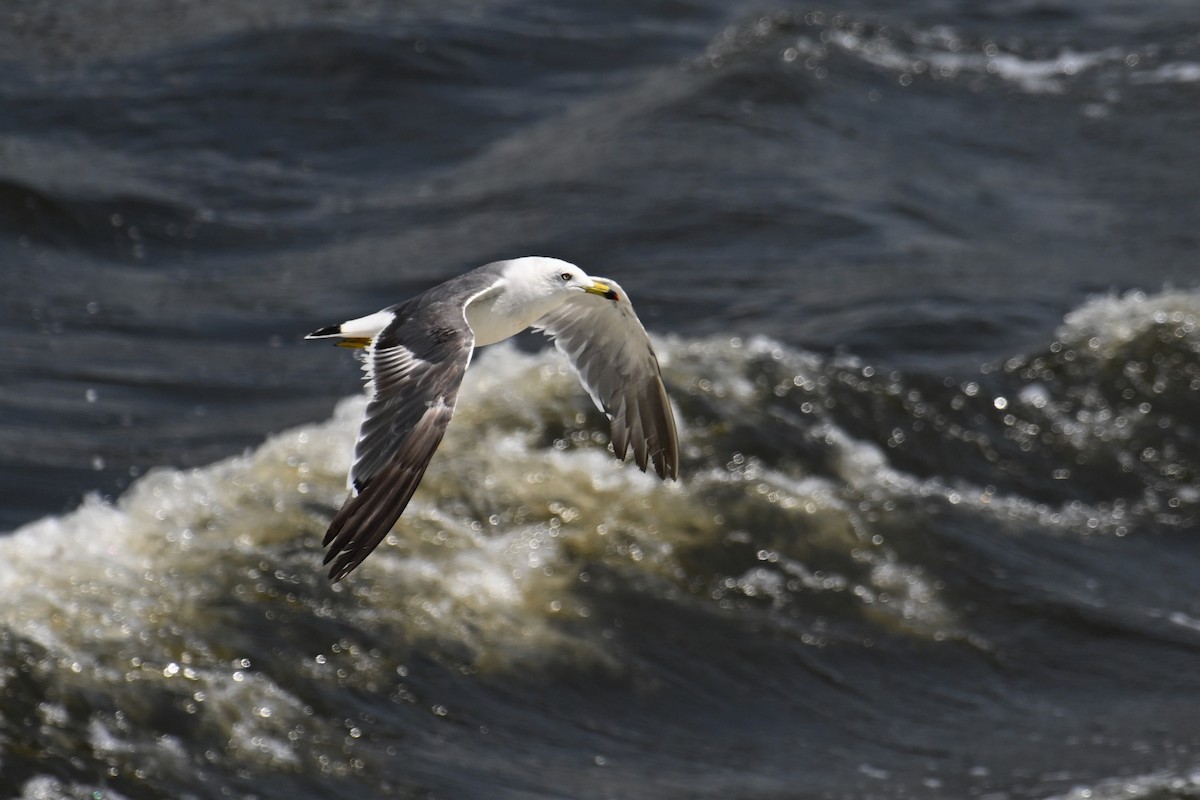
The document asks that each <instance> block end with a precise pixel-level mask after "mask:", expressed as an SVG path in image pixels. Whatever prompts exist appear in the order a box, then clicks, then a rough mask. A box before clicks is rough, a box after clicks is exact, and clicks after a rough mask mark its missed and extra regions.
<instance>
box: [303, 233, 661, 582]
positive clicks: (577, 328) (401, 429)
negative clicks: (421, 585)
mask: <svg viewBox="0 0 1200 800" xmlns="http://www.w3.org/2000/svg"><path fill="white" fill-rule="evenodd" d="M530 327H532V328H535V329H537V330H541V331H542V332H544V333H545V334H546V335H547V336H549V337H551V338H552V339H553V340H554V344H555V346H556V347H557V348H558V349H559V351H561V352H562V353H563V354H564V355H565V356H566V357H567V358H568V359H569V360H570V361H571V363H572V364H573V365H574V367H575V369H576V371H577V372H578V373H579V377H580V380H581V381H582V383H583V386H584V388H585V389H587V391H588V393H589V394H590V395H591V396H592V400H593V401H594V402H595V403H596V405H597V406H598V407H599V408H600V410H601V411H603V412H604V413H605V414H607V415H608V418H609V420H610V422H611V424H612V440H613V450H614V451H615V452H616V455H617V458H619V459H622V460H624V459H625V456H626V455H627V454H628V452H629V450H630V448H632V449H633V457H634V461H635V462H636V463H637V465H638V467H640V468H641V469H642V471H645V470H646V468H647V466H649V465H653V467H654V471H655V472H657V473H658V475H659V477H661V478H664V479H666V478H678V477H679V439H678V436H677V435H676V433H675V419H674V417H673V415H672V413H671V403H670V401H669V400H668V399H667V392H666V389H664V388H663V383H662V376H661V375H660V373H659V368H658V359H657V357H656V356H655V355H654V350H653V348H652V347H651V346H650V338H649V337H648V336H647V335H646V330H645V328H643V327H642V323H641V322H640V321H639V320H638V318H637V315H636V314H635V313H634V312H633V306H632V305H631V304H630V302H629V297H628V296H627V295H626V294H625V292H624V290H622V289H621V287H620V286H618V285H617V283H616V282H615V281H611V280H609V279H608V278H592V277H589V276H588V275H587V274H585V273H584V271H583V270H581V269H580V268H579V267H577V266H575V265H574V264H571V263H568V262H566V261H561V260H559V259H557V258H544V257H541V256H527V257H525V258H515V259H511V260H509V261H496V262H493V263H491V264H485V265H484V266H482V267H479V268H478V269H474V270H471V271H470V272H467V273H465V274H463V275H459V276H458V277H456V278H451V279H450V280H448V281H446V282H445V283H443V284H441V285H439V286H435V287H433V288H432V289H430V290H429V291H427V292H425V293H424V294H421V295H418V296H417V297H414V298H412V299H411V300H407V301H405V302H403V303H398V304H396V305H394V306H390V307H388V308H385V309H384V310H383V311H379V312H376V313H374V314H371V315H369V316H366V317H361V318H359V319H352V320H350V321H349V322H343V323H342V324H341V325H331V326H329V327H327V328H321V329H320V330H317V331H313V332H312V333H310V334H309V335H308V336H306V337H305V338H307V339H321V338H327V337H336V338H338V339H339V341H338V342H337V344H338V346H340V347H354V348H361V349H362V350H363V371H364V372H365V373H366V384H367V394H368V395H369V396H370V400H369V401H368V403H367V410H366V414H365V416H364V418H363V421H362V425H361V427H360V428H359V432H358V444H357V445H356V446H355V449H354V465H353V467H351V469H350V481H349V483H350V496H349V497H347V498H346V502H345V504H344V505H343V506H342V508H341V510H339V511H338V512H337V514H335V515H334V517H333V521H332V522H331V523H330V525H329V531H328V532H327V533H326V534H325V541H324V545H325V546H327V547H328V548H329V550H328V552H327V553H326V554H325V563H326V564H329V563H330V562H333V564H332V566H331V567H330V569H329V577H330V578H331V579H333V580H335V581H337V580H341V579H342V578H344V577H346V575H348V574H350V572H351V571H352V570H353V569H354V568H355V567H357V566H358V565H359V564H361V563H362V561H363V559H365V558H366V557H367V556H368V555H369V554H370V553H371V551H372V550H374V549H375V547H376V546H377V545H378V544H379V543H380V542H381V541H383V538H384V537H385V536H386V535H387V533H388V531H390V530H391V529H392V526H393V525H395V524H396V520H398V519H399V518H400V515H401V514H402V513H404V508H405V506H407V505H408V501H409V500H410V499H411V498H412V496H413V492H414V491H416V488H417V484H419V483H420V482H421V476H423V475H424V474H425V468H426V467H428V466H429V460H430V459H431V458H432V457H433V452H434V450H436V449H437V446H438V443H439V442H441V440H442V434H444V433H445V432H446V426H447V425H448V424H449V423H450V416H451V414H453V413H454V404H455V402H456V400H457V398H458V387H459V385H460V384H461V383H462V379H463V374H464V373H465V372H466V370H467V365H468V364H470V363H471V354H472V353H473V352H474V350H475V348H476V347H480V346H483V345H488V344H494V343H496V342H499V341H502V340H504V339H507V338H509V337H510V336H514V335H516V334H518V333H520V332H521V331H523V330H525V329H526V328H530Z"/></svg>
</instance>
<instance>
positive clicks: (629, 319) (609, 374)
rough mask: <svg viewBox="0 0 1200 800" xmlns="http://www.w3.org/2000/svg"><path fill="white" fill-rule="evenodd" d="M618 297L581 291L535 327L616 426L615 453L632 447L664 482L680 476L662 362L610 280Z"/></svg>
mask: <svg viewBox="0 0 1200 800" xmlns="http://www.w3.org/2000/svg"><path fill="white" fill-rule="evenodd" d="M596 280H597V281H600V282H602V283H606V284H608V286H609V288H610V289H612V292H610V295H614V294H615V299H610V298H609V297H602V296H600V295H596V294H587V293H583V292H580V293H579V295H577V296H575V297H572V298H571V299H570V300H568V301H567V302H565V303H563V304H562V305H561V306H559V307H558V308H557V309H555V310H554V311H552V312H550V313H549V314H547V315H546V316H544V317H542V318H541V319H539V320H538V321H537V322H535V323H534V325H533V327H534V328H537V329H540V330H542V331H544V332H545V333H546V335H547V336H550V337H552V338H553V339H554V344H555V346H556V347H557V348H558V349H559V350H560V351H562V353H563V354H564V355H565V356H566V357H567V358H568V359H570V361H571V363H572V364H573V365H574V366H575V369H576V371H577V372H578V373H579V378H580V380H581V381H582V382H583V385H584V388H586V389H587V390H588V394H590V395H591V396H592V400H593V401H595V403H596V405H597V406H598V407H599V408H600V410H601V411H603V412H604V413H605V414H607V415H608V418H609V420H610V421H611V423H612V440H613V450H614V451H615V452H616V454H617V458H620V459H621V460H624V459H625V456H626V454H627V453H628V452H629V448H630V447H631V446H632V448H633V457H634V460H635V461H636V462H637V465H638V467H640V468H641V469H642V470H643V471H645V469H646V467H647V466H648V465H649V464H651V463H653V464H654V470H655V472H657V473H658V476H659V477H660V478H678V477H679V437H678V434H676V432H675V417H674V415H673V414H672V413H671V402H670V401H669V400H668V399H667V390H666V389H665V388H664V387H663V382H662V375H661V373H660V371H659V367H658V358H657V356H655V355H654V348H653V347H651V345H650V337H649V336H647V335H646V329H645V328H643V327H642V323H641V321H639V320H638V318H637V314H635V313H634V311H633V305H632V304H631V303H630V302H629V298H628V297H627V296H626V295H625V291H624V290H623V289H622V288H621V287H620V286H618V285H617V284H616V282H615V281H611V280H609V279H608V278H596Z"/></svg>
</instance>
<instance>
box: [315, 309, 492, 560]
mask: <svg viewBox="0 0 1200 800" xmlns="http://www.w3.org/2000/svg"><path fill="white" fill-rule="evenodd" d="M391 311H392V312H393V313H394V319H393V321H392V322H391V323H390V324H389V325H387V326H386V327H385V328H384V329H383V330H382V331H381V332H380V333H379V335H378V336H377V337H376V338H375V339H374V340H373V341H372V342H371V345H370V346H369V348H368V350H367V352H366V356H365V364H364V370H365V371H366V374H367V385H368V392H369V394H370V400H369V401H368V403H367V410H366V414H365V416H364V417H363V422H362V426H361V427H360V429H359V438H358V444H357V445H356V446H355V450H354V466H353V468H352V469H351V471H350V483H351V490H352V492H351V495H350V496H349V497H348V498H347V499H346V502H345V504H344V505H343V506H342V507H341V509H340V510H339V511H338V512H337V514H335V515H334V517H333V521H332V522H331V523H330V524H329V531H328V532H327V533H326V534H325V541H324V544H325V545H326V546H327V547H328V548H329V550H328V551H327V552H326V554H325V563H326V564H329V563H330V562H333V563H332V566H331V567H330V570H329V577H330V578H332V579H333V580H335V581H336V580H340V579H342V578H344V577H345V576H346V575H348V574H349V573H350V572H351V571H352V570H353V569H354V568H355V567H357V566H358V565H359V564H361V563H362V561H363V559H365V558H366V557H367V556H368V555H369V554H370V553H371V551H372V550H374V549H375V548H376V547H377V546H378V545H379V543H380V542H381V541H383V538H384V537H385V536H387V534H388V531H390V530H391V529H392V526H393V525H395V524H396V520H398V519H399V518H400V515H401V514H402V513H404V509H405V507H406V506H407V505H408V503H409V501H410V500H411V499H412V496H413V493H414V492H415V491H416V489H417V485H418V484H419V483H420V482H421V478H422V476H424V474H425V469H426V468H427V467H428V466H429V461H430V459H431V458H433V454H434V451H435V450H437V447H438V444H440V443H441V441H442V435H443V434H444V433H445V432H446V426H447V425H449V424H450V418H451V416H452V415H453V413H454V405H455V403H456V402H457V399H458V389H459V386H460V385H461V384H462V379H463V375H464V374H465V373H466V370H467V364H468V363H470V360H471V352H472V350H473V349H474V345H475V339H474V336H473V335H472V333H471V329H470V327H469V326H468V325H467V323H466V319H465V317H464V316H463V313H462V304H461V302H460V303H458V304H457V305H454V304H449V303H446V304H425V305H422V304H420V303H418V302H415V301H410V302H409V303H405V304H401V305H399V306H394V307H393V308H392V309H391Z"/></svg>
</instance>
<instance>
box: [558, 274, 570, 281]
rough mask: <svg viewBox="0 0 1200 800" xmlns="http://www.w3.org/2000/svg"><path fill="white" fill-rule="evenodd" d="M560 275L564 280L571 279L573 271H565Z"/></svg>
mask: <svg viewBox="0 0 1200 800" xmlns="http://www.w3.org/2000/svg"><path fill="white" fill-rule="evenodd" d="M558 277H560V278H562V279H563V280H564V281H569V280H571V273H569V272H564V273H563V274H562V275H559V276H558Z"/></svg>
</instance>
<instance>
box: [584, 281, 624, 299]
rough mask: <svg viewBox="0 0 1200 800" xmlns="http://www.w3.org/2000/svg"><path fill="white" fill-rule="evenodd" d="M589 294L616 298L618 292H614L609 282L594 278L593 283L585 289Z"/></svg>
mask: <svg viewBox="0 0 1200 800" xmlns="http://www.w3.org/2000/svg"><path fill="white" fill-rule="evenodd" d="M584 291H585V292H587V293H588V294H598V295H600V296H601V297H607V298H608V299H609V300H616V299H617V293H616V292H614V291H613V290H612V289H611V288H610V287H609V285H608V284H607V283H602V282H601V281H597V280H593V281H592V285H591V286H589V287H588V288H586V289H584Z"/></svg>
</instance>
